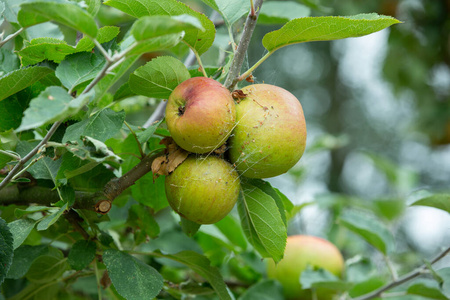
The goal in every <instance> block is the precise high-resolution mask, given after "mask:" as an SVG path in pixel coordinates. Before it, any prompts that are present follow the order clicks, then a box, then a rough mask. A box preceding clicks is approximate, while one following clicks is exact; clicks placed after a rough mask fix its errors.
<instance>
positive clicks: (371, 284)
mask: <svg viewBox="0 0 450 300" xmlns="http://www.w3.org/2000/svg"><path fill="white" fill-rule="evenodd" d="M385 284H386V280H385V278H380V277H371V278H369V279H367V280H364V281H361V282H358V283H355V285H354V286H353V287H352V289H351V290H350V291H349V295H350V296H351V297H352V298H356V297H359V296H362V295H365V294H368V293H370V292H372V291H374V290H376V289H378V288H380V287H382V286H383V285H385Z"/></svg>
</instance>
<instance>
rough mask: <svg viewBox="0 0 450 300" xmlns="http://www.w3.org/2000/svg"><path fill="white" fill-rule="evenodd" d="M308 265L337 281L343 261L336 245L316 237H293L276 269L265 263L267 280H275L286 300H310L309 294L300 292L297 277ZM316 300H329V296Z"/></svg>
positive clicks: (272, 264) (321, 296) (290, 238)
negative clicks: (323, 271)
mask: <svg viewBox="0 0 450 300" xmlns="http://www.w3.org/2000/svg"><path fill="white" fill-rule="evenodd" d="M308 265H311V266H312V267H317V268H323V269H325V270H327V271H329V272H330V273H332V274H334V275H336V276H338V277H340V276H341V275H342V271H343V269H344V259H343V257H342V254H341V252H340V251H339V249H338V248H336V246H335V245H333V244H332V243H330V242H329V241H327V240H324V239H322V238H319V237H315V236H307V235H293V236H289V237H288V238H287V244H286V249H285V252H284V257H283V259H282V260H281V261H280V262H279V263H278V264H277V265H275V263H274V261H273V260H271V259H269V260H268V261H267V276H268V277H269V278H274V279H276V280H278V281H279V282H280V283H281V285H282V286H283V291H284V294H285V296H286V299H311V295H310V294H311V292H310V291H308V290H302V287H301V284H300V275H301V273H302V272H303V271H304V270H305V269H306V267H307V266H308ZM317 296H318V299H328V298H330V295H329V294H326V293H325V294H324V295H320V294H318V295H317Z"/></svg>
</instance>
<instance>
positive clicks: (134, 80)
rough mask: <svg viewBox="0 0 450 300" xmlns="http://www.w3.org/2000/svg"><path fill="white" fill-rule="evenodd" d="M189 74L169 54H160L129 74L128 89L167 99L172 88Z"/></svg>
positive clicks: (188, 76) (179, 62)
mask: <svg viewBox="0 0 450 300" xmlns="http://www.w3.org/2000/svg"><path fill="white" fill-rule="evenodd" d="M190 77H191V76H190V74H189V71H188V69H187V68H186V67H185V66H184V64H183V63H182V62H181V61H179V60H178V59H176V58H173V57H171V56H160V57H157V58H155V59H153V60H151V61H149V62H148V63H147V64H145V65H144V66H142V67H139V68H138V69H136V71H134V72H133V74H131V75H130V79H129V81H128V82H129V85H130V89H131V90H132V91H133V92H135V93H136V94H139V95H144V96H147V97H153V98H160V99H168V98H169V96H170V94H171V93H172V91H173V89H174V88H175V87H177V86H178V85H179V84H180V83H182V82H183V81H185V80H187V79H189V78H190Z"/></svg>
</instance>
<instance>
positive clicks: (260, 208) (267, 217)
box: [238, 182, 287, 262]
mask: <svg viewBox="0 0 450 300" xmlns="http://www.w3.org/2000/svg"><path fill="white" fill-rule="evenodd" d="M238 210H239V215H240V217H241V224H242V228H243V231H244V234H245V236H246V237H247V239H248V240H249V242H250V243H251V244H252V245H253V246H254V247H255V249H256V250H257V251H258V252H259V253H260V254H261V256H262V257H271V258H273V260H274V261H275V262H278V261H280V260H281V259H282V258H283V254H284V248H285V247H286V239H287V232H286V226H285V225H284V223H283V219H282V218H281V215H280V211H279V209H278V207H277V205H276V203H275V200H274V199H273V198H272V197H270V196H269V195H268V194H266V193H264V192H263V191H262V190H261V189H259V188H257V187H255V186H252V185H249V184H246V183H245V182H244V183H243V184H242V191H241V193H240V195H239V200H238Z"/></svg>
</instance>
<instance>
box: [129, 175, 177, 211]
mask: <svg viewBox="0 0 450 300" xmlns="http://www.w3.org/2000/svg"><path fill="white" fill-rule="evenodd" d="M131 195H132V196H133V198H134V199H135V200H136V201H138V202H139V203H142V204H144V205H146V206H148V207H151V208H153V209H154V210H155V212H158V211H160V210H161V209H163V208H165V207H167V206H168V205H169V203H168V202H167V198H166V192H165V185H164V176H160V177H158V178H156V179H155V180H153V174H152V173H151V172H149V173H148V174H145V175H144V176H142V177H141V178H140V179H139V180H138V181H136V183H135V184H134V185H132V186H131Z"/></svg>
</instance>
